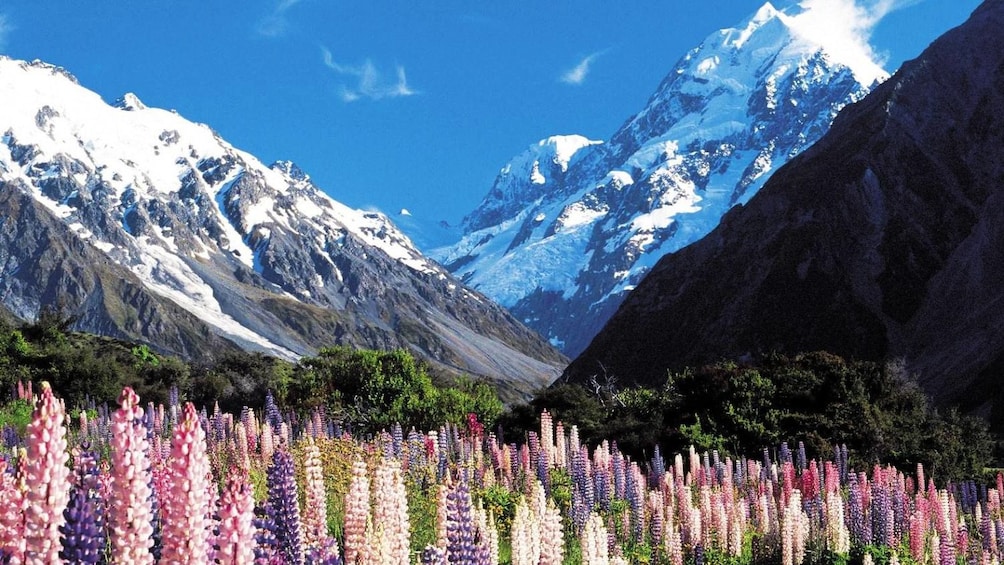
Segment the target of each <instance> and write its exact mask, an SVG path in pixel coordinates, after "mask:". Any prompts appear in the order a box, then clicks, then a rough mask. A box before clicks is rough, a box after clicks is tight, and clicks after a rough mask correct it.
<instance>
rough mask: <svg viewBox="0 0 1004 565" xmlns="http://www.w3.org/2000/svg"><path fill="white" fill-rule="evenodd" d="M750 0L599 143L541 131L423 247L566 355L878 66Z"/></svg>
mask: <svg viewBox="0 0 1004 565" xmlns="http://www.w3.org/2000/svg"><path fill="white" fill-rule="evenodd" d="M805 17H806V13H805V12H791V13H787V12H782V11H779V10H777V9H775V8H774V7H773V6H772V5H771V4H769V3H768V4H765V5H764V6H763V7H762V8H761V9H760V10H758V11H757V12H756V13H755V14H754V15H753V16H752V17H750V18H749V19H748V20H747V21H745V22H743V23H741V24H740V25H738V26H736V27H734V28H728V29H723V30H720V31H717V32H715V33H713V34H711V35H710V36H709V37H708V38H707V39H705V40H704V42H703V43H701V45H700V46H698V47H697V48H695V49H693V50H692V51H690V52H689V53H687V54H686V55H685V56H684V57H683V58H682V59H680V61H679V62H678V63H677V64H676V66H675V67H674V68H673V70H672V71H671V72H670V73H669V75H668V76H667V77H666V78H665V80H664V81H663V83H662V84H661V85H660V86H659V88H658V89H657V90H656V92H655V94H653V95H652V97H651V98H650V100H649V101H648V104H647V105H646V107H645V108H644V109H643V110H642V111H641V112H639V113H638V114H636V115H635V116H633V117H632V118H630V119H629V120H628V121H627V122H626V123H625V124H624V125H623V126H622V127H621V128H620V129H619V130H618V131H617V132H615V133H614V135H613V136H612V137H611V139H610V141H608V142H600V141H593V140H589V139H586V138H584V137H581V136H556V137H551V138H548V139H546V140H543V141H541V142H539V143H538V144H535V145H533V146H531V147H530V148H529V149H527V150H526V151H524V152H523V153H521V154H520V155H518V156H517V157H515V158H514V159H513V160H512V161H511V162H510V163H509V164H507V165H506V166H505V167H504V168H503V169H502V170H501V172H500V173H499V175H498V177H497V178H496V180H495V184H494V186H493V187H492V189H491V191H490V192H489V193H488V195H487V196H486V197H485V198H484V200H483V201H482V203H481V204H480V205H479V206H478V208H477V209H476V210H474V211H473V212H471V213H470V214H469V215H468V216H467V217H466V218H465V219H464V222H463V225H462V229H463V236H462V238H461V239H460V241H459V242H457V243H454V244H452V245H449V246H446V247H442V248H438V249H433V250H430V251H429V255H430V256H432V257H434V258H435V259H437V260H438V261H440V262H441V263H442V264H443V265H445V266H446V267H447V268H448V269H450V270H451V271H452V272H453V273H454V274H456V275H458V276H460V277H461V278H462V280H464V281H465V282H466V283H467V284H469V285H470V286H472V287H474V288H476V289H478V290H480V291H481V292H483V293H485V294H486V295H488V296H490V297H491V298H493V299H495V300H496V301H498V302H499V303H500V304H502V305H503V306H505V307H507V308H509V310H510V311H511V312H513V313H514V314H515V315H516V317H517V318H519V319H521V320H522V321H523V322H525V323H526V324H527V325H529V326H530V327H532V328H534V329H536V330H537V331H539V332H540V333H541V334H542V335H544V336H545V337H547V338H548V339H549V340H550V341H551V343H553V344H554V345H556V346H558V347H560V348H562V349H563V350H564V351H565V352H566V353H568V354H570V355H574V354H577V353H578V352H580V351H581V350H582V349H583V348H585V346H586V345H587V344H588V343H589V340H590V339H592V337H593V336H594V335H595V333H596V332H597V331H598V330H599V329H600V328H601V327H602V326H603V323H604V322H606V320H607V319H608V318H609V317H610V316H611V315H612V314H613V313H614V311H615V310H616V309H617V307H618V305H619V304H620V303H621V301H622V300H623V298H624V296H625V295H626V293H627V292H628V291H630V290H631V289H633V288H634V287H635V285H637V284H638V282H639V281H640V280H641V279H642V277H644V275H645V273H647V272H648V271H649V270H650V268H651V267H652V265H654V264H655V262H656V261H657V260H658V259H659V258H660V257H662V256H663V255H665V254H667V253H672V252H674V251H677V250H679V249H680V248H682V247H684V246H686V245H688V244H690V243H692V242H694V241H697V240H699V239H700V238H702V237H703V236H704V235H705V234H707V233H708V232H709V231H710V230H711V229H712V228H714V227H715V226H716V225H718V223H719V220H720V219H721V217H722V215H723V214H724V213H725V212H726V211H728V210H729V209H730V208H731V207H733V206H735V205H737V204H744V203H745V202H747V201H748V200H749V198H750V197H752V196H753V195H754V194H755V193H756V192H757V190H758V189H759V188H760V186H761V185H762V184H763V183H764V181H765V180H766V179H767V178H768V177H769V176H770V173H771V172H772V171H773V170H775V169H776V168H777V167H779V166H780V165H781V164H783V163H785V162H786V161H788V160H789V159H791V158H792V157H794V156H795V155H797V154H798V153H800V152H801V151H802V150H804V149H805V148H806V147H808V146H809V145H810V144H812V143H813V142H814V141H815V140H816V139H818V138H819V137H820V135H822V134H823V132H825V131H826V129H827V128H828V127H829V125H830V122H831V121H832V120H833V118H834V116H836V114H837V112H838V110H839V109H840V108H842V107H843V106H844V105H846V104H848V103H849V102H852V101H855V100H858V99H860V98H861V97H863V96H864V95H865V94H866V93H867V91H868V90H869V88H870V87H872V86H873V85H874V84H876V83H878V82H881V81H882V80H883V79H884V78H885V77H886V74H885V72H884V71H883V70H882V69H881V68H880V67H879V66H878V65H877V64H875V63H874V62H872V61H870V60H867V59H862V58H860V57H850V56H846V55H847V54H846V53H845V52H844V51H843V50H841V49H840V48H839V46H833V45H822V44H820V43H818V42H817V41H815V40H814V39H813V37H812V34H811V33H810V32H809V30H808V29H807V28H806V25H805V22H806V20H805Z"/></svg>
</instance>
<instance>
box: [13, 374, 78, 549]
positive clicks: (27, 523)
mask: <svg viewBox="0 0 1004 565" xmlns="http://www.w3.org/2000/svg"><path fill="white" fill-rule="evenodd" d="M64 422H65V411H64V409H63V403H62V401H60V400H58V399H57V398H56V397H55V396H53V394H52V387H50V386H49V384H48V383H42V393H41V395H40V396H39V399H38V402H37V403H36V404H35V411H34V412H33V413H32V416H31V422H30V423H29V424H28V430H27V438H26V443H27V449H28V453H27V459H26V460H25V466H24V481H25V484H26V485H28V486H29V488H28V490H27V492H26V493H25V500H24V504H25V506H24V537H25V549H24V557H25V562H26V563H57V562H59V550H60V548H61V547H62V546H61V545H60V543H59V535H60V534H59V527H60V526H62V525H63V523H64V522H65V521H66V519H65V518H64V517H63V510H65V509H66V504H67V503H68V502H69V500H70V470H69V468H68V467H67V466H66V463H67V461H69V459H70V456H69V454H68V453H67V451H66V426H65V424H64Z"/></svg>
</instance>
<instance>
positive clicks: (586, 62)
mask: <svg viewBox="0 0 1004 565" xmlns="http://www.w3.org/2000/svg"><path fill="white" fill-rule="evenodd" d="M602 54H603V52H602V51H597V52H596V53H592V54H590V55H587V56H586V57H585V58H583V59H582V60H581V61H579V64H578V65H575V66H574V67H572V68H571V69H569V70H567V71H565V72H564V73H563V74H562V75H561V79H560V80H561V82H564V83H568V84H575V85H579V84H582V83H583V82H585V80H586V76H587V75H588V74H589V67H590V66H591V65H592V64H593V61H595V60H596V58H597V57H599V56H600V55H602Z"/></svg>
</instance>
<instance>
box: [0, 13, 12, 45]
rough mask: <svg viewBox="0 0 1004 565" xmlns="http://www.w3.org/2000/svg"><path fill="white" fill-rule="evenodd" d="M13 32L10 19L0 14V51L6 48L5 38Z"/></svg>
mask: <svg viewBox="0 0 1004 565" xmlns="http://www.w3.org/2000/svg"><path fill="white" fill-rule="evenodd" d="M12 31H14V26H13V25H12V24H11V23H10V19H8V18H7V16H5V15H3V14H0V49H6V48H7V36H9V35H10V32H12Z"/></svg>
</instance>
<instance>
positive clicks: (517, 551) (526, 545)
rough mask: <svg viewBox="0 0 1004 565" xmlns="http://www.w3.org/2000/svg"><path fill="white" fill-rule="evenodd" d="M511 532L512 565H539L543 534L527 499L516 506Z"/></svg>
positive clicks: (521, 500)
mask: <svg viewBox="0 0 1004 565" xmlns="http://www.w3.org/2000/svg"><path fill="white" fill-rule="evenodd" d="M587 527H588V525H587ZM511 532H512V540H511V543H510V545H511V547H512V565H537V563H539V562H540V541H541V539H540V538H541V533H542V532H541V528H540V524H539V523H538V522H537V517H536V516H535V515H534V512H533V510H531V508H530V505H529V504H527V501H526V499H520V501H519V502H518V503H517V504H516V514H515V516H514V517H513V520H512V528H511ZM604 537H605V536H604ZM605 544H606V541H605V539H604V545H605Z"/></svg>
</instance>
